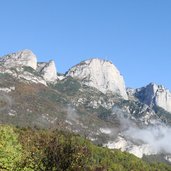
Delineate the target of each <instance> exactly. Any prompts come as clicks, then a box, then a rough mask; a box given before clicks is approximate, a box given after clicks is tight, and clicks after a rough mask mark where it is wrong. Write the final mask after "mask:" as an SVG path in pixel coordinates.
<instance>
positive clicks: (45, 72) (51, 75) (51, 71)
mask: <svg viewBox="0 0 171 171" xmlns="http://www.w3.org/2000/svg"><path fill="white" fill-rule="evenodd" d="M37 70H38V71H39V72H40V73H41V74H42V76H43V78H44V79H45V80H46V81H47V82H53V81H55V80H56V79H57V71H56V66H55V62H54V61H52V60H51V61H49V62H48V63H39V64H38V69H37Z"/></svg>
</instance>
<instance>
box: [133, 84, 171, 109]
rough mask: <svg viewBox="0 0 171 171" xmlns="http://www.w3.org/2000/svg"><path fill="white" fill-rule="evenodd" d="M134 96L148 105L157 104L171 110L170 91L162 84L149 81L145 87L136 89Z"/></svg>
mask: <svg viewBox="0 0 171 171" xmlns="http://www.w3.org/2000/svg"><path fill="white" fill-rule="evenodd" d="M136 96H137V97H138V98H139V100H140V101H141V102H143V103H145V104H147V105H149V106H154V107H155V106H159V107H162V108H163V109H165V110H166V111H168V112H171V92H170V91H169V90H168V89H166V88H165V87H164V86H163V85H157V84H155V83H150V84H148V85H147V86H146V87H143V88H140V89H137V92H136Z"/></svg>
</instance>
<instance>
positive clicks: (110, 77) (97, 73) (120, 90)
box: [66, 58, 128, 99]
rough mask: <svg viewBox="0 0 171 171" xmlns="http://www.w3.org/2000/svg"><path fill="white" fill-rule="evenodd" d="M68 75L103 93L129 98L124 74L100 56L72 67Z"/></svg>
mask: <svg viewBox="0 0 171 171" xmlns="http://www.w3.org/2000/svg"><path fill="white" fill-rule="evenodd" d="M66 76H71V77H73V78H76V79H79V80H80V81H81V82H82V83H83V84H85V85H88V86H90V87H94V88H96V89H98V90H99V91H101V92H103V93H108V92H111V93H114V94H118V95H120V96H121V97H122V98H124V99H128V97H127V93H126V89H125V83H124V79H123V76H122V75H121V74H120V72H119V71H118V69H117V68H116V67H115V66H114V65H113V64H112V63H111V62H109V61H106V60H101V59H98V58H94V59H90V60H86V61H84V62H81V63H80V64H78V65H76V66H74V67H73V68H71V69H70V70H69V71H68V73H67V74H66Z"/></svg>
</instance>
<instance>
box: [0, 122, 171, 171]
mask: <svg viewBox="0 0 171 171" xmlns="http://www.w3.org/2000/svg"><path fill="white" fill-rule="evenodd" d="M65 170H66V171H160V170H161V171H169V170H171V166H169V165H166V164H162V163H147V162H145V161H143V160H141V159H139V158H137V157H135V156H134V155H131V154H129V153H126V152H121V151H119V150H109V149H107V148H104V147H99V146H96V145H94V144H93V143H91V142H90V141H89V140H87V139H85V138H83V137H80V136H79V135H76V134H73V133H70V132H66V131H60V130H40V129H36V128H35V129H31V128H16V127H13V126H9V125H1V126H0V171H65Z"/></svg>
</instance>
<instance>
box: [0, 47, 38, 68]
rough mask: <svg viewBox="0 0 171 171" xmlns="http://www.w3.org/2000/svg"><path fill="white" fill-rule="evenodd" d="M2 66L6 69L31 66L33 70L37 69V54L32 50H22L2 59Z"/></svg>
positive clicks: (0, 60) (0, 59)
mask: <svg viewBox="0 0 171 171" xmlns="http://www.w3.org/2000/svg"><path fill="white" fill-rule="evenodd" d="M0 62H1V64H3V66H4V67H6V68H12V67H19V66H29V67H31V68H33V69H36V68H37V58H36V56H35V54H34V53H33V52H32V51H30V50H22V51H19V52H16V53H11V54H9V55H6V56H3V57H2V58H0Z"/></svg>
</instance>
